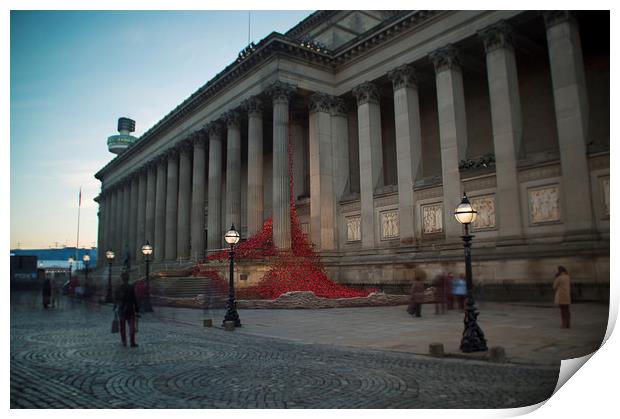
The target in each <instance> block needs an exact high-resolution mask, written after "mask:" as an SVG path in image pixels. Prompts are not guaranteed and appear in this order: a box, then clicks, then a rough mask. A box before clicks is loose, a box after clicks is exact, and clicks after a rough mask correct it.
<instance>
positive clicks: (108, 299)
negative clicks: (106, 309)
mask: <svg viewBox="0 0 620 419" xmlns="http://www.w3.org/2000/svg"><path fill="white" fill-rule="evenodd" d="M105 257H106V258H107V259H108V292H107V294H106V296H105V302H106V303H111V302H112V263H113V262H114V252H113V251H111V250H108V251H107V252H105Z"/></svg>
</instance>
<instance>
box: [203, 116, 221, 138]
mask: <svg viewBox="0 0 620 419" xmlns="http://www.w3.org/2000/svg"><path fill="white" fill-rule="evenodd" d="M205 128H206V130H207V132H208V133H209V139H214V138H217V137H219V138H220V139H221V137H222V134H223V133H224V125H223V124H222V122H221V121H219V120H215V121H211V122H209V123H208V124H206V125H205Z"/></svg>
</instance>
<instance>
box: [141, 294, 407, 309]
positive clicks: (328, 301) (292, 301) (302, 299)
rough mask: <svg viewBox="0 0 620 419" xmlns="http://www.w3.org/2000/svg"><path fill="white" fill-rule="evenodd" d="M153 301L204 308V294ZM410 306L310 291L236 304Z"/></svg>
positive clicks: (383, 298) (396, 299) (379, 297)
mask: <svg viewBox="0 0 620 419" xmlns="http://www.w3.org/2000/svg"><path fill="white" fill-rule="evenodd" d="M151 301H152V302H153V303H155V304H158V305H163V306H170V307H184V308H204V307H205V306H206V303H207V301H206V299H205V296H204V294H199V295H197V296H196V297H193V298H172V297H164V296H155V295H153V296H151ZM408 302H409V296H408V295H391V294H384V293H380V292H375V293H371V294H370V295H369V296H368V297H355V298H320V297H317V296H316V295H315V294H314V293H313V292H310V291H293V292H287V293H284V294H282V295H280V296H279V297H278V298H276V299H275V300H237V308H241V309H270V308H283V309H304V308H307V309H316V308H343V307H378V306H395V305H403V304H407V303H408Z"/></svg>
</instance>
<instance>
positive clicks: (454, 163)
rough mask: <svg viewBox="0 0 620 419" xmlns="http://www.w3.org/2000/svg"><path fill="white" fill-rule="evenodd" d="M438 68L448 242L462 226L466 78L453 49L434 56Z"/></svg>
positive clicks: (458, 234) (440, 136)
mask: <svg viewBox="0 0 620 419" xmlns="http://www.w3.org/2000/svg"><path fill="white" fill-rule="evenodd" d="M430 58H431V60H432V61H433V64H434V65H435V76H436V83H437V108H438V112H437V114H438V117H439V143H440V148H441V176H442V180H443V220H442V225H443V230H444V233H445V237H446V239H447V240H456V239H458V238H459V237H460V235H461V234H462V226H461V225H460V224H459V223H458V221H456V219H455V218H454V209H455V208H456V207H457V206H458V204H459V203H460V202H461V175H460V172H459V161H460V160H462V159H465V157H466V147H467V121H466V119H465V96H464V93H463V75H462V73H461V68H460V64H459V61H458V57H457V54H456V49H455V48H454V47H453V46H452V45H448V46H446V47H443V48H440V49H438V50H437V51H434V52H433V53H431V54H430Z"/></svg>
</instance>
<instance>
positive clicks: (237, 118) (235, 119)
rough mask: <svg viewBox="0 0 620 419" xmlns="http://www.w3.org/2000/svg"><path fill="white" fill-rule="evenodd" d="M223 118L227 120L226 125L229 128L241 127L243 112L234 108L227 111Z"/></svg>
mask: <svg viewBox="0 0 620 419" xmlns="http://www.w3.org/2000/svg"><path fill="white" fill-rule="evenodd" d="M222 118H223V119H224V121H226V126H227V127H228V128H239V125H240V123H241V114H240V113H239V111H238V110H236V109H232V110H230V111H227V112H225V113H224V115H222Z"/></svg>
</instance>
